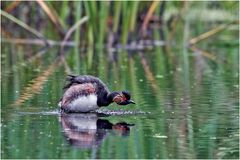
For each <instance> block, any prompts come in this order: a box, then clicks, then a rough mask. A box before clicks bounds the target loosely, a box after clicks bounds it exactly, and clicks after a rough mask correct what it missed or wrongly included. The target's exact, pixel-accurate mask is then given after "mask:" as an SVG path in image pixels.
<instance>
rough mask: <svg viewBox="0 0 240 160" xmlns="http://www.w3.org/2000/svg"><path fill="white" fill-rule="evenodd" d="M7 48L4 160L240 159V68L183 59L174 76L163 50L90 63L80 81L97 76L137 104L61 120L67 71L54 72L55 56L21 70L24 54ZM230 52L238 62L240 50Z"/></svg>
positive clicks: (3, 99) (58, 68)
mask: <svg viewBox="0 0 240 160" xmlns="http://www.w3.org/2000/svg"><path fill="white" fill-rule="evenodd" d="M2 47H3V48H2V51H3V54H2V55H1V56H2V73H1V74H2V76H1V81H2V82H1V83H2V85H1V86H2V88H1V92H2V94H1V157H2V158H13V159H14V158H66V159H71V158H75V159H77V158H94V159H95V158H120V159H122V158H133V159H135V158H159V159H160V158H210V159H211V158H238V157H239V84H238V78H239V73H238V69H237V65H238V62H237V63H231V64H221V65H220V64H218V63H217V62H212V61H209V60H206V59H203V57H201V56H199V55H194V54H193V55H194V56H189V57H188V58H187V62H188V63H187V66H186V63H185V62H184V60H181V59H179V62H180V63H178V65H177V66H176V68H175V69H171V67H170V68H169V66H168V64H167V62H166V61H165V60H164V59H161V58H162V57H158V55H159V54H160V55H161V54H164V52H162V51H161V50H160V49H159V48H155V49H153V50H150V51H147V52H143V53H138V52H136V53H134V54H133V55H132V56H131V58H130V59H129V60H128V61H124V60H123V61H122V63H112V62H109V61H108V60H107V59H102V60H101V61H96V62H94V64H93V66H92V67H88V66H87V64H86V63H87V60H86V61H84V60H83V61H82V63H81V69H80V70H79V71H75V72H76V73H77V72H78V73H80V74H92V75H95V76H97V77H99V78H100V79H102V80H103V81H104V82H105V83H106V84H107V86H108V87H109V89H110V90H112V91H114V90H129V91H130V92H131V94H132V99H133V100H134V101H135V102H136V104H135V105H128V106H118V105H116V104H112V105H111V106H109V107H104V108H101V109H100V111H99V113H97V114H96V113H89V114H61V113H59V112H58V106H57V104H58V101H59V99H60V98H61V95H62V87H63V85H64V83H65V77H66V72H65V67H64V65H57V66H54V65H52V64H51V63H50V62H51V56H50V58H49V57H48V58H46V59H45V61H44V62H42V61H39V62H36V63H25V62H24V63H16V64H14V56H13V55H14V54H21V48H20V49H18V50H15V51H14V52H13V50H11V48H12V46H9V45H6V46H2ZM178 51H179V52H180V53H181V52H182V50H178ZM225 52H226V53H232V54H231V55H232V56H233V59H234V57H237V53H238V49H236V48H234V47H232V48H231V47H230V48H226V49H221V51H219V53H220V54H221V53H225ZM53 53H56V51H55V50H54V49H51V50H49V51H47V53H46V55H50V54H53ZM73 53H74V51H70V55H71V54H73ZM98 53H99V52H98ZM122 54H125V53H122ZM163 57H164V56H163ZM6 59H7V60H9V59H10V60H11V61H10V63H12V64H7V62H8V61H7V60H6ZM195 61H196V62H195ZM236 61H237V60H235V61H234V60H233V62H236ZM193 62H194V63H193ZM206 62H208V63H206ZM49 64H51V65H49ZM69 64H70V67H72V66H73V64H72V62H71V59H70V63H69ZM51 67H52V68H51ZM49 72H50V73H49ZM104 113H105V114H104Z"/></svg>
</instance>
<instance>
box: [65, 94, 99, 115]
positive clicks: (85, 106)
mask: <svg viewBox="0 0 240 160" xmlns="http://www.w3.org/2000/svg"><path fill="white" fill-rule="evenodd" d="M96 109H98V105H97V95H95V94H90V95H87V96H79V97H77V98H76V99H74V100H73V101H72V102H70V103H69V104H68V106H67V110H69V111H74V112H89V111H94V110H96Z"/></svg>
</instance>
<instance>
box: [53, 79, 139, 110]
mask: <svg viewBox="0 0 240 160" xmlns="http://www.w3.org/2000/svg"><path fill="white" fill-rule="evenodd" d="M66 81H67V84H66V85H65V86H64V88H63V90H64V93H63V96H62V98H61V99H60V101H59V103H58V105H59V107H60V108H61V110H62V111H64V112H68V113H76V112H81V113H82V112H92V111H95V110H97V109H99V108H100V107H104V106H108V105H110V104H111V103H113V102H115V103H117V104H118V105H128V104H135V102H134V101H133V100H131V95H130V93H129V92H128V91H114V92H110V91H109V89H108V87H107V86H106V85H105V84H104V83H103V82H102V81H101V80H100V79H99V78H97V77H94V76H91V75H79V76H76V75H68V76H67V78H66Z"/></svg>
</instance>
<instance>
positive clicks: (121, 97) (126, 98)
mask: <svg viewBox="0 0 240 160" xmlns="http://www.w3.org/2000/svg"><path fill="white" fill-rule="evenodd" d="M112 101H113V102H115V103H117V104H118V105H128V104H131V103H132V104H135V102H134V101H133V100H131V95H130V93H129V92H128V91H121V92H113V93H112Z"/></svg>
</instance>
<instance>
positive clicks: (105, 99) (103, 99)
mask: <svg viewBox="0 0 240 160" xmlns="http://www.w3.org/2000/svg"><path fill="white" fill-rule="evenodd" d="M116 94H117V92H111V93H107V92H106V93H104V94H100V95H98V101H97V104H98V106H108V105H109V104H111V103H112V102H113V98H114V97H115V96H116Z"/></svg>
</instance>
